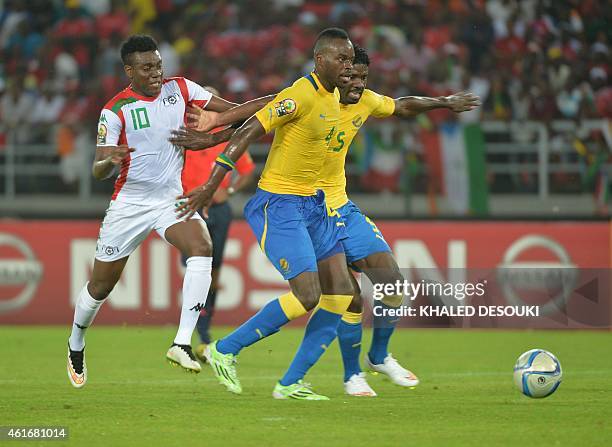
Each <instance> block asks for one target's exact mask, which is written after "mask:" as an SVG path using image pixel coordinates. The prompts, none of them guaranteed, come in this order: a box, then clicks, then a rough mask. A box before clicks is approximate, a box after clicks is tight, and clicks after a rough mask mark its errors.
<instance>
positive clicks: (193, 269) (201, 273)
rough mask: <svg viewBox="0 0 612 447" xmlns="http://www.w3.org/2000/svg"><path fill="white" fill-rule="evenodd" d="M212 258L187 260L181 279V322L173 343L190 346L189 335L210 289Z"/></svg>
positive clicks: (195, 257) (196, 257) (191, 258)
mask: <svg viewBox="0 0 612 447" xmlns="http://www.w3.org/2000/svg"><path fill="white" fill-rule="evenodd" d="M211 270H212V258H210V257H204V256H192V257H190V258H188V259H187V268H186V269H185V278H183V307H182V309H181V321H180V323H179V328H178V332H177V333H176V338H175V339H174V343H176V344H178V345H191V335H192V334H193V330H194V329H195V327H196V324H197V322H198V318H199V317H200V311H201V310H202V309H204V305H205V304H206V297H207V296H208V289H210V283H211V281H212V279H211Z"/></svg>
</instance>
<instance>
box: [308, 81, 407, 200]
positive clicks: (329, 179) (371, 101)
mask: <svg viewBox="0 0 612 447" xmlns="http://www.w3.org/2000/svg"><path fill="white" fill-rule="evenodd" d="M393 112H395V101H394V100H393V98H390V97H388V96H383V95H379V94H378V93H375V92H373V91H372V90H368V89H366V90H364V92H363V95H361V99H360V100H359V102H358V103H357V104H346V105H345V104H340V121H339V123H338V128H337V129H336V132H335V135H334V137H333V139H332V142H331V144H330V145H329V149H328V151H327V159H326V161H325V164H324V166H323V170H322V171H321V176H320V177H319V180H318V181H317V184H316V188H317V189H322V190H323V191H325V202H326V203H327V206H329V207H331V208H334V209H337V208H340V207H341V206H343V205H345V204H346V202H348V196H347V195H346V175H345V173H344V162H345V160H346V154H347V152H348V148H349V147H350V145H351V143H352V141H353V138H355V135H357V132H358V131H359V129H360V128H361V126H362V125H363V123H365V122H366V120H367V119H368V118H369V117H370V116H373V117H376V118H385V117H387V116H391V115H393Z"/></svg>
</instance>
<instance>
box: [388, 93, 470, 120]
mask: <svg viewBox="0 0 612 447" xmlns="http://www.w3.org/2000/svg"><path fill="white" fill-rule="evenodd" d="M479 106H480V98H479V97H478V96H476V95H474V94H473V93H469V92H459V93H455V94H454V95H450V96H438V97H436V98H429V97H424V96H403V97H401V98H397V99H395V112H393V115H394V116H398V117H400V118H412V117H414V116H416V115H418V114H419V113H423V112H428V111H430V110H434V109H449V110H452V111H453V112H455V113H460V112H467V111H469V110H473V109H475V108H476V107H479Z"/></svg>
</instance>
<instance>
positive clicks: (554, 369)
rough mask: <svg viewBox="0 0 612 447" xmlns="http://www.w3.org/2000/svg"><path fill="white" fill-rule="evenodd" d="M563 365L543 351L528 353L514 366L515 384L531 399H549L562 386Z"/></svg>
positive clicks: (535, 350) (522, 355)
mask: <svg viewBox="0 0 612 447" xmlns="http://www.w3.org/2000/svg"><path fill="white" fill-rule="evenodd" d="M562 376H563V372H562V371H561V363H559V360H557V357H555V356H554V355H553V354H551V353H550V352H548V351H545V350H543V349H532V350H531V351H527V352H525V353H524V354H521V356H520V357H519V358H518V360H517V361H516V365H514V384H515V385H516V387H517V388H518V389H519V391H520V392H521V393H523V394H524V395H525V396H529V397H547V396H550V395H551V394H552V393H554V392H555V391H556V390H557V388H559V385H560V384H561V377H562Z"/></svg>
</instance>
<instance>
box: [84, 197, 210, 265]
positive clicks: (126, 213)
mask: <svg viewBox="0 0 612 447" xmlns="http://www.w3.org/2000/svg"><path fill="white" fill-rule="evenodd" d="M191 218H192V219H200V220H202V217H201V216H200V215H199V214H198V213H195V214H194V215H193V216H192V217H191ZM179 222H182V220H181V219H179V218H178V217H177V213H176V201H175V200H172V201H169V202H163V203H159V204H156V205H135V204H133V203H124V202H117V201H116V200H112V201H111V202H110V205H109V206H108V209H107V210H106V215H105V216H104V220H103V221H102V225H101V226H100V235H99V236H98V241H97V243H96V259H98V260H99V261H103V262H111V261H116V260H117V259H121V258H125V257H126V256H129V255H130V254H132V252H133V251H134V250H136V248H138V246H139V245H140V244H141V243H142V242H143V241H144V240H145V239H146V238H147V236H148V235H149V233H150V232H151V231H153V230H155V231H156V232H157V234H159V236H160V237H161V238H162V239H164V240H165V241H166V242H167V240H166V236H165V233H166V230H167V229H168V228H169V227H171V226H172V225H174V224H175V223H179Z"/></svg>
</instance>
